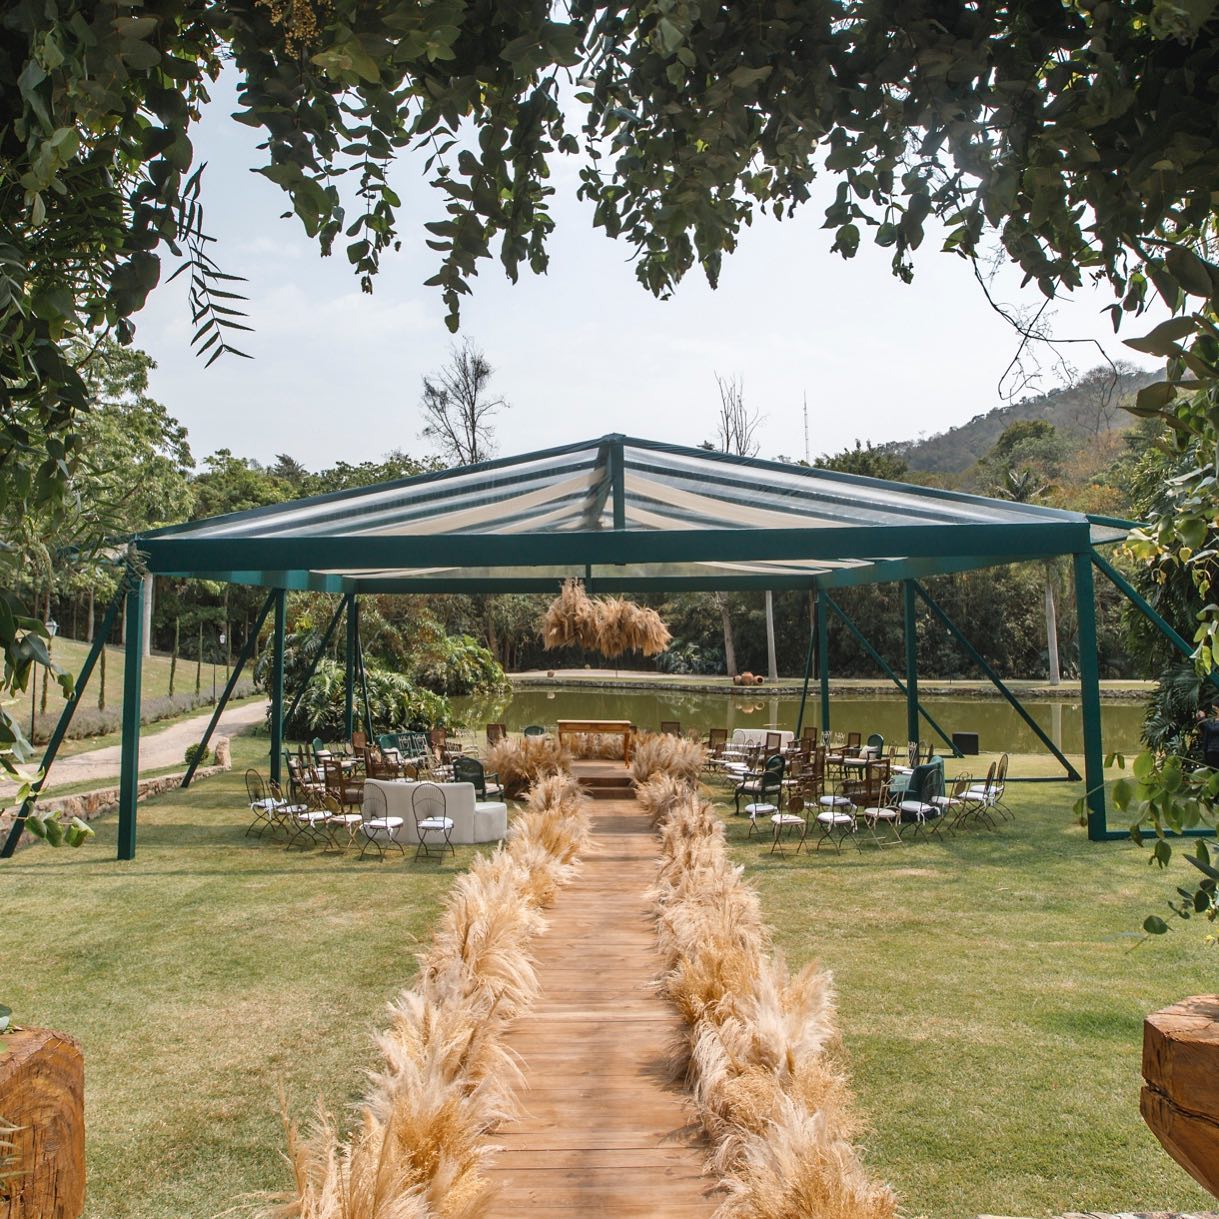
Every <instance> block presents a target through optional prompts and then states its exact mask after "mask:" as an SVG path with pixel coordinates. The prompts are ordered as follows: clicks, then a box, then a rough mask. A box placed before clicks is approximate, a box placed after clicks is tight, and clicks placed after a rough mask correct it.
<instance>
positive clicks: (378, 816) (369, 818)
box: [357, 787, 406, 860]
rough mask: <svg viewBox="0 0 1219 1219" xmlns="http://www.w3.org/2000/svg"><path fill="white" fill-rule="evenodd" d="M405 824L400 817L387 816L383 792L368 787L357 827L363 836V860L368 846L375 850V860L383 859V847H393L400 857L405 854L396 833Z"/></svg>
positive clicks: (361, 856) (361, 855)
mask: <svg viewBox="0 0 1219 1219" xmlns="http://www.w3.org/2000/svg"><path fill="white" fill-rule="evenodd" d="M404 824H405V822H404V821H403V820H402V818H401V817H391V816H390V815H389V805H388V804H387V803H386V800H385V792H383V791H382V790H381V788H379V787H370V788H368V789H367V790H366V792H365V795H364V803H363V805H362V806H361V808H360V824H359V826H358V827H357V828H358V829H359V832H360V833H361V834H363V835H364V845H363V847H362V848H361V849H360V858H361V859H363V858H364V856H365V854H366V853H367V851H368V848H369V847H370V846H373V847H376V848H377V859H378V860H382V859H384V858H385V847H386V845H387V844H388V845H389V846H395V847H397V848H398V852H399V854H401V855H405V854H406V848H405V847H404V846H403V845H402V843H401V842H399V841H398V831H399V830H400V829H401V828H402V827H403V825H404Z"/></svg>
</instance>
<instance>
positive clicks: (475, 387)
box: [420, 339, 509, 465]
mask: <svg viewBox="0 0 1219 1219" xmlns="http://www.w3.org/2000/svg"><path fill="white" fill-rule="evenodd" d="M494 372H495V369H493V368H492V367H491V365H490V364H488V363H487V357H486V356H485V355H484V354H483V352H482V350H481V349H480V348H479V347H478V345H477V344H476V343H475V342H474V341H473V340H472V339H463V340H462V343H461V346H457V345H456V344H454V345H453V346H452V347H451V348H450V349H449V362H448V363H447V364H446V365H445V366H444V367H443V368H442V369H441V370H440V371H439V372H437V373H433V374H432V375H431V376H430V377H424V378H423V397H422V399H421V400H420V406H421V407H422V408H423V416H424V419H425V421H426V422H425V424H424V428H423V435H424V436H425V437H426V438H427V439H428V440H431V441H432V442H434V443H435V444H436V445H437V446H438V447H439V449H440V452H441V455H442V456H443V457H444V458H445V459H446V460H447V461H451V462H453V463H454V464H456V465H472V464H473V463H474V462H476V461H485V460H486V459H487V458H488V457H490V456H492V454H493V453H494V452H495V433H494V431H493V429H492V427H491V422H490V420H491V417H492V416H493V415H495V414H496V413H497V412H499V411H501V410H507V409H508V405H509V404H508V402H507V401H506V400H505V399H503V398H493V397H492V396H491V394H490V385H491V375H492V373H494Z"/></svg>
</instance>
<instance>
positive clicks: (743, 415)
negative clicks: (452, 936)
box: [715, 373, 762, 457]
mask: <svg viewBox="0 0 1219 1219" xmlns="http://www.w3.org/2000/svg"><path fill="white" fill-rule="evenodd" d="M715 384H716V386H717V387H718V389H719V391H720V413H719V415H718V416H717V418H716V421H715V440H716V443H715V447H716V448H717V449H719V451H720V452H721V453H735V454H736V455H737V456H738V457H756V456H757V455H758V449H759V447H760V446H759V444H758V439H757V431H758V427H759V426H760V424H761V422H762V416H761V415H759V414H758V412H757V411H756V410H750V409H749V408H748V407H747V406H746V405H745V382H744V380H743V379H742V378H741V377H721V376H720V374H719V373H716V374H715Z"/></svg>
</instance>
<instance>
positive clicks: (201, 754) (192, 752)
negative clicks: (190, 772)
mask: <svg viewBox="0 0 1219 1219" xmlns="http://www.w3.org/2000/svg"><path fill="white" fill-rule="evenodd" d="M209 756H210V750H208V749H207V748H206V747H205V746H204V744H203V742H202V741H196V742H195V743H194V744H193V745H187V747H186V752H185V753H184V754H183V755H182V761H184V762H185V763H186V764H187V766H194V765H196V764H198V765H199V766H206V765H207V759H208V757H209Z"/></svg>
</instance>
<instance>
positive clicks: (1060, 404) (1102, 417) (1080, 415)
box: [885, 365, 1164, 474]
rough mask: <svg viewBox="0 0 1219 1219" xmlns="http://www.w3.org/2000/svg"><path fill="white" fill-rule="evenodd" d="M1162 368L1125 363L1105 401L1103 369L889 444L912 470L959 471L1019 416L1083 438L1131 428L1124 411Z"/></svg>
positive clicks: (1107, 382)
mask: <svg viewBox="0 0 1219 1219" xmlns="http://www.w3.org/2000/svg"><path fill="white" fill-rule="evenodd" d="M1163 376H1164V374H1163V373H1162V372H1161V371H1160V370H1158V369H1151V370H1143V369H1133V368H1131V367H1130V366H1128V365H1127V366H1126V367H1125V369H1124V370H1123V371H1122V373H1121V374H1119V376H1118V379H1117V384H1116V385H1113V386H1112V392H1111V393H1110V394H1109V395H1108V398H1107V400H1106V394H1105V391H1106V389H1108V388H1109V386H1110V385H1111V384H1112V374H1111V373H1108V370H1106V374H1100V373H1099V370H1097V371H1094V372H1093V373H1092V374H1086V375H1085V376H1084V377H1083V378H1081V380H1080V381H1079V382H1077V383H1076V384H1075V385H1070V386H1064V387H1063V388H1061V389H1055V390H1051V391H1050V392H1049V393H1047V394H1038V395H1036V396H1035V397H1029V398H1023V399H1021V400H1020V401H1019V402H1014V403H1012V404H1011V405H1010V406H997V407H995V409H994V410H991V411H987V412H986V413H985V414H982V415H975V416H974V417H973V418H972V419H971V420H970V421H969V422H968V423H963V424H961V425H960V426H959V427H954V428H949V429H948V430H947V431H945V432H939V433H937V434H936V435H934V436H924V437H920V438H919V439H918V440H903V441H896V442H894V443H893V444H889V445H886V446H885V448H886V449H887V450H888V451H890V452H892V453H893V454H894V455H895V456H898V457H900V458H901V459H902V460H903V461H905V463H906V464H907V465H908V466H909V467H910V470H911V472H915V471H919V472H921V473H926V474H960V473H963V472H964V471H965V470H968V469H969V468H970V466H972V465H973V464H974V462H976V461H977V460H978V459H979V458H981V457H983V456H984V455H985V454H986V453H987V451H988V450H989V449H990V448H991V447H992V446H993V445H994V443H995V441H996V440H998V439H999V437H1000V436H1001V435H1002V433H1003V430H1004V429H1005V428H1007V427H1009V426H1010V425H1011V424H1013V423H1016V422H1017V421H1018V420H1021V419H1046V420H1048V421H1049V422H1050V423H1052V424H1053V425H1054V426H1055V427H1056V428H1058V430H1059V431H1061V432H1064V433H1067V434H1068V435H1074V436H1078V437H1079V438H1081V439H1083V438H1085V437H1087V436H1091V435H1094V434H1096V433H1097V432H1098V431H1106V430H1108V429H1110V428H1122V429H1124V428H1127V427H1130V426H1131V425H1132V424H1133V422H1134V417H1133V416H1132V415H1129V414H1127V413H1126V412H1125V411H1123V410H1122V409H1121V403H1123V402H1127V401H1129V400H1130V399H1131V398H1133V397H1134V395H1135V394H1136V393H1138V391H1139V390H1140V389H1142V388H1143V386H1144V385H1150V384H1151V383H1152V382H1153V381H1159V380H1162V379H1163Z"/></svg>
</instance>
